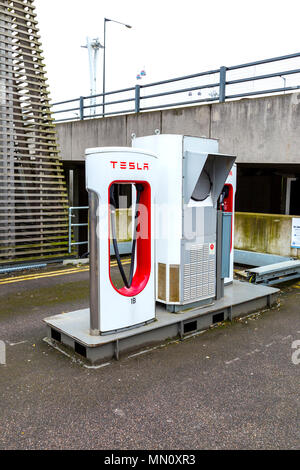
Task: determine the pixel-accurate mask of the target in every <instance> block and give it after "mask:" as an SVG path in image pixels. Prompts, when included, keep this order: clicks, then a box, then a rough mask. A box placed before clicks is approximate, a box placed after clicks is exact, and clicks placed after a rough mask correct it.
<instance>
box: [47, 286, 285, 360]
mask: <svg viewBox="0 0 300 470" xmlns="http://www.w3.org/2000/svg"><path fill="white" fill-rule="evenodd" d="M278 293H279V289H275V288H272V287H267V286H261V285H259V286H258V285H252V284H249V283H246V282H240V281H234V282H233V284H231V285H229V286H226V287H225V296H224V297H223V298H222V299H221V300H218V301H215V303H213V304H210V305H209V306H204V307H202V308H199V307H197V308H193V309H190V310H186V311H184V312H182V313H181V312H179V313H169V312H168V311H167V310H166V308H165V306H164V305H161V304H157V306H156V321H154V322H153V323H150V324H148V325H145V326H140V327H139V328H134V329H131V330H127V331H122V332H119V333H114V334H111V335H105V336H91V335H90V334H89V326H90V325H89V309H84V310H77V311H75V312H70V313H66V314H60V315H56V316H53V317H49V318H45V320H44V322H45V323H46V325H47V336H48V338H49V339H50V340H51V342H52V343H53V344H55V343H60V344H62V345H64V346H65V347H67V348H68V349H71V350H72V351H73V352H74V353H77V354H79V355H80V356H81V358H86V359H87V360H88V361H89V362H90V363H92V364H101V362H103V361H107V360H109V359H112V358H115V359H117V360H118V359H119V357H120V354H127V353H129V352H132V351H137V350H139V349H140V348H144V347H145V346H149V345H153V344H155V343H159V342H162V341H165V340H166V339H170V338H176V337H179V338H184V337H185V336H186V335H188V334H191V333H194V332H197V331H201V330H204V329H206V328H208V327H209V326H211V325H213V324H215V323H219V322H221V321H224V320H232V319H233V318H234V317H236V316H240V315H246V314H249V313H251V312H254V311H256V310H258V309H262V308H264V307H266V306H267V307H271V306H272V305H273V304H274V303H275V302H276V298H277V294H278Z"/></svg>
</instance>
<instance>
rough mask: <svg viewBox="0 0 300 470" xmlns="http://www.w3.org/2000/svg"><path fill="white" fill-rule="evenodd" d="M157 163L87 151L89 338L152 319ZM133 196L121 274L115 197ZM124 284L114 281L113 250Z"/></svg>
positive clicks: (130, 153) (124, 152)
mask: <svg viewBox="0 0 300 470" xmlns="http://www.w3.org/2000/svg"><path fill="white" fill-rule="evenodd" d="M156 177H157V158H156V156H155V155H154V154H152V153H149V152H147V151H145V150H138V149H131V148H122V147H121V148H120V147H108V148H94V149H87V150H86V188H87V191H88V193H89V205H90V214H89V246H90V334H91V335H99V334H100V335H103V334H109V333H112V332H116V331H119V330H123V329H127V328H133V327H135V326H139V325H144V324H146V323H148V322H151V321H153V320H154V319H155V269H154V268H155V264H154V254H155V245H154V225H155V220H154V206H155V194H156V187H155V182H156V181H155V180H156ZM122 185H126V186H127V189H128V187H130V190H131V193H132V218H131V226H132V229H131V235H132V251H131V262H130V270H129V273H127V275H126V273H125V269H124V267H123V265H122V262H121V259H120V256H119V249H118V243H117V236H118V234H117V222H116V192H117V190H118V188H120V187H121V186H122ZM112 246H113V247H114V253H115V255H116V259H117V265H118V267H119V270H120V273H121V278H122V285H121V286H118V285H116V284H115V283H114V281H113V280H112V271H111V263H110V260H111V250H112Z"/></svg>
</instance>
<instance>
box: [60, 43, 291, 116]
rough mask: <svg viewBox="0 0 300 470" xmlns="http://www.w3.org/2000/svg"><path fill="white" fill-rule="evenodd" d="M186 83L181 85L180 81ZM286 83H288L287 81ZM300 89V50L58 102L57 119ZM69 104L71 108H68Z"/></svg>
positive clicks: (159, 107) (171, 106) (141, 110)
mask: <svg viewBox="0 0 300 470" xmlns="http://www.w3.org/2000/svg"><path fill="white" fill-rule="evenodd" d="M179 83H180V84H181V85H182V86H180V88H177V87H178V84H179ZM282 85H283V86H282ZM298 89H300V52H297V53H295V54H290V55H284V56H279V57H273V58H270V59H264V60H258V61H255V62H248V63H245V64H239V65H234V66H231V67H225V66H222V67H220V68H219V69H215V70H209V71H206V72H200V73H195V74H193V75H185V76H182V77H176V78H173V79H169V80H162V81H159V82H154V83H148V84H142V85H136V86H133V87H130V88H124V89H121V90H115V91H109V92H107V93H105V94H104V95H103V94H102V93H100V94H97V95H91V96H80V97H78V98H74V99H71V100H67V101H61V102H58V103H54V104H52V113H53V115H55V121H56V122H63V121H74V120H83V119H91V118H99V117H105V116H112V115H120V114H129V113H140V112H143V111H152V110H158V109H164V108H173V107H181V106H191V105H195V104H200V103H210V102H220V103H223V102H225V101H226V100H234V99H238V98H245V97H254V96H261V95H269V94H274V93H286V92H287V91H290V92H291V91H295V90H298ZM66 105H68V106H69V107H65V106H66Z"/></svg>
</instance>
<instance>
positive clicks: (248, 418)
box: [0, 267, 300, 450]
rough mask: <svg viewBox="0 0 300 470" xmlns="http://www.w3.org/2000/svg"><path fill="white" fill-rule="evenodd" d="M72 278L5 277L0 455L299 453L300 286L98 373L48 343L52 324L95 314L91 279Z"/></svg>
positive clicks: (82, 273) (0, 287)
mask: <svg viewBox="0 0 300 470" xmlns="http://www.w3.org/2000/svg"><path fill="white" fill-rule="evenodd" d="M64 269H69V271H68V272H66V273H60V274H59V275H56V274H54V275H52V274H53V273H56V272H57V271H60V270H61V268H59V267H52V268H51V269H47V270H42V271H41V270H40V271H38V272H34V273H26V274H27V276H28V278H26V280H22V277H21V276H25V274H24V275H23V273H22V274H18V275H17V274H15V275H12V276H9V277H8V276H1V278H0V340H2V341H5V344H6V352H7V363H6V365H5V366H0V396H1V401H0V449H113V450H117V449H118V450H122V449H124V450H125V449H130V450H132V449H152V450H153V449H154V450H169V449H175V450H176V449H179V450H185V449H299V447H300V446H299V443H300V427H299V423H300V419H299V418H300V393H299V392H300V364H298V360H297V358H299V359H300V353H299V355H297V347H298V348H300V310H299V304H300V289H299V287H300V286H299V285H297V284H295V285H294V286H289V287H287V286H285V288H284V289H283V291H282V293H281V295H280V298H279V304H278V305H277V306H276V307H274V308H272V309H271V310H268V311H263V312H256V314H255V315H252V316H250V317H247V318H243V319H238V320H236V321H234V322H233V323H225V324H222V325H220V326H219V327H217V328H213V329H209V330H208V331H206V332H204V333H202V334H200V335H198V336H194V337H192V338H190V339H187V340H184V341H178V342H175V343H171V344H170V343H166V344H164V345H161V346H160V347H158V348H156V349H152V350H149V351H148V352H147V353H145V354H142V355H137V356H133V357H128V356H125V357H121V358H120V361H110V363H108V364H107V365H106V366H105V367H101V368H97V369H91V368H87V367H85V364H83V363H79V362H76V361H74V360H72V358H70V357H68V356H65V355H63V354H62V353H60V352H59V351H57V350H55V349H53V348H52V347H50V346H49V345H48V344H47V343H45V342H44V341H43V338H44V337H45V334H46V332H45V325H44V324H43V321H42V320H43V318H44V317H47V316H49V315H53V314H56V313H62V312H69V311H72V310H76V309H79V308H85V307H87V306H88V292H89V280H88V270H87V269H83V268H77V269H78V270H74V272H72V271H71V272H70V269H71V268H64ZM44 273H45V276H41V274H44ZM49 273H50V274H49ZM51 273H52V274H51ZM35 274H36V276H35ZM47 274H48V275H47ZM30 275H32V278H30V277H29V276H30ZM18 276H20V278H19V279H21V280H18V281H15V282H14V281H13V279H15V278H16V277H18ZM5 279H6V280H7V281H5ZM3 280H4V281H3ZM9 281H11V282H9ZM297 341H299V343H297ZM297 345H298V346H297ZM299 362H300V361H299Z"/></svg>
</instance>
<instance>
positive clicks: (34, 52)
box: [0, 0, 68, 265]
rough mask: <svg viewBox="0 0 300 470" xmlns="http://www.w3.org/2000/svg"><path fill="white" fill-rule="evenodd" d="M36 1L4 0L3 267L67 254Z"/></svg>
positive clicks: (0, 26)
mask: <svg viewBox="0 0 300 470" xmlns="http://www.w3.org/2000/svg"><path fill="white" fill-rule="evenodd" d="M34 11H35V7H34V1H33V0H18V1H14V0H0V265H1V264H2V265H3V264H9V263H13V262H20V261H22V262H24V261H29V260H33V259H35V260H36V259H38V258H43V259H45V258H55V257H60V258H61V257H65V256H67V255H68V196H67V188H66V183H65V178H64V173H63V168H62V164H61V162H60V158H59V151H58V147H57V142H56V133H55V126H54V124H53V120H52V118H51V114H50V106H49V93H48V91H47V84H46V78H45V71H44V63H43V57H42V50H41V43H40V36H39V30H38V23H37V20H36V14H35V12H34Z"/></svg>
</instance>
